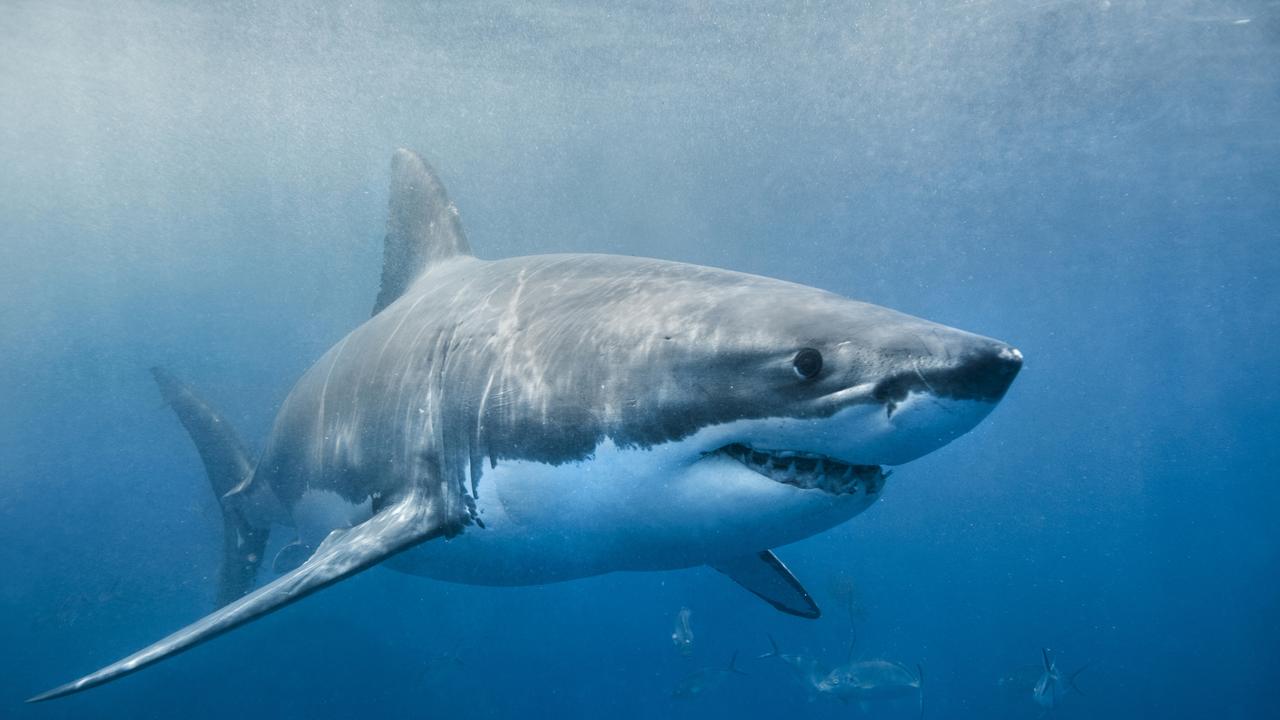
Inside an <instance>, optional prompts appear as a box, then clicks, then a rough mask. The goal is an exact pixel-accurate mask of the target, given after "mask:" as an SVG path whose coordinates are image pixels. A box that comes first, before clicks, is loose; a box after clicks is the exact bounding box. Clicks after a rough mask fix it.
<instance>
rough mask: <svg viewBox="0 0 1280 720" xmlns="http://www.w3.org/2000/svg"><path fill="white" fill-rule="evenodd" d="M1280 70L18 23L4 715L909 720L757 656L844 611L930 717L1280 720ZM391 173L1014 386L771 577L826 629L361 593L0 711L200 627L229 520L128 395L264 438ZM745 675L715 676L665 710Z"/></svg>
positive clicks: (191, 454) (533, 238)
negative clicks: (904, 332) (815, 605)
mask: <svg viewBox="0 0 1280 720" xmlns="http://www.w3.org/2000/svg"><path fill="white" fill-rule="evenodd" d="M1277 68H1280V5H1278V4H1277V3H1275V2H1264V1H1256V2H1243V1H1242V2H1192V1H1189V0H1170V1H1169V2H1158V3H1153V2H1124V1H1122V0H1111V1H1107V0H1100V1H1094V0H1091V1H1088V2H1084V1H1080V2H1074V1H1062V2H1039V3H1016V2H996V1H992V2H976V1H975V2H965V1H964V0H951V1H950V2H924V1H918V2H861V3H836V2H832V3H825V2H806V3H797V4H791V5H785V4H777V3H763V2H744V3H720V2H688V3H675V4H670V5H667V4H650V3H629V4H623V3H617V4H606V5H605V6H603V7H600V6H597V4H595V3H585V2H584V3H580V4H567V3H565V4H556V5H551V4H548V5H546V6H544V7H539V8H533V7H529V8H526V7H522V6H519V5H512V6H508V5H507V4H505V3H491V2H480V3H462V2H444V3H421V4H415V5H410V4H405V3H386V4H377V3H369V4H348V3H321V4H315V3H292V2H286V3H268V4H257V3H236V2H216V3H154V2H122V3H112V4H109V5H106V4H94V3H76V2H49V1H46V2H8V3H5V4H3V5H2V6H0V98H3V100H2V101H0V298H2V300H0V568H3V575H4V579H3V582H2V583H0V647H2V648H3V652H0V717H5V718H8V717H14V718H28V717H29V718H44V717H49V718H52V717H68V718H86V717H121V718H173V717H183V718H187V719H188V720H196V719H197V718H205V717H209V718H214V717H216V718H226V717H233V716H234V717H243V718H258V717H263V718H266V717H270V718H322V717H333V718H348V717H412V718H417V717H423V718H427V717H444V716H463V717H492V718H503V717H515V716H528V715H530V714H533V715H535V716H542V715H544V714H545V715H548V716H552V715H555V716H571V717H602V716H611V717H699V718H715V717H734V718H749V717H814V718H834V717H845V716H849V715H863V716H868V717H885V718H890V717H915V716H916V712H917V708H916V707H915V706H914V705H912V704H911V703H907V704H905V705H901V704H900V705H898V706H890V705H872V706H869V707H867V708H865V709H864V708H859V707H858V706H857V705H848V706H846V705H843V704H841V703H838V702H833V701H831V700H829V699H827V698H817V699H813V698H810V697H807V696H806V693H804V692H803V691H801V689H800V688H799V687H798V686H797V685H796V684H795V683H793V682H792V681H791V680H790V678H788V677H787V674H786V672H785V671H784V669H783V668H781V667H780V666H779V665H778V664H777V663H776V662H771V661H768V660H759V659H756V656H757V655H759V654H761V653H763V652H765V651H766V650H768V649H769V639H768V636H769V635H772V636H773V637H774V638H775V639H776V640H777V642H778V643H779V645H780V646H781V647H782V648H783V649H784V650H786V651H788V652H793V653H806V654H809V655H811V656H814V657H817V658H822V659H823V660H824V661H825V662H828V663H830V664H836V663H839V662H842V661H843V660H844V658H845V657H846V655H847V653H848V652H849V650H848V647H849V643H850V625H851V620H850V618H851V616H852V623H853V624H854V625H855V626H856V629H857V643H856V645H855V646H854V649H853V652H854V654H855V655H856V656H858V657H864V658H875V657H884V658H890V659H894V660H900V661H902V662H904V663H906V664H907V665H909V666H911V667H915V666H916V664H917V663H918V664H919V665H920V666H922V667H923V669H924V675H925V682H924V687H925V689H924V697H925V707H926V712H927V714H928V715H929V716H930V717H934V718H940V717H946V718H992V717H1027V718H1036V717H1040V716H1041V711H1040V708H1038V707H1037V706H1036V705H1035V704H1034V703H1033V702H1032V700H1031V697H1030V689H1029V687H1024V686H1023V685H1019V684H1016V683H1015V684H1013V685H1010V684H1008V683H1006V684H1004V685H1001V684H1000V681H1001V679H1002V678H1009V677H1011V676H1014V675H1017V674H1018V673H1022V672H1025V671H1026V669H1027V668H1031V670H1030V672H1032V673H1033V674H1034V669H1035V667H1036V666H1037V664H1038V663H1039V662H1040V650H1041V648H1042V647H1050V648H1052V649H1053V650H1054V651H1055V653H1056V657H1057V658H1058V662H1059V664H1060V665H1061V666H1062V668H1063V669H1064V670H1065V671H1070V670H1074V669H1075V668H1077V667H1081V666H1084V665H1086V664H1088V665H1089V667H1088V670H1086V671H1085V672H1084V673H1083V674H1082V675H1081V676H1080V678H1079V685H1080V686H1081V690H1083V691H1084V693H1083V694H1082V695H1081V694H1071V695H1068V696H1067V697H1066V698H1065V699H1064V700H1063V702H1062V704H1061V705H1060V707H1058V708H1057V710H1056V711H1055V716H1056V717H1063V718H1111V717H1115V718H1121V717H1123V718H1132V717H1156V716H1159V717H1164V718H1183V717H1185V718H1199V717H1222V718H1255V717H1270V716H1272V715H1273V714H1274V713H1275V709H1274V705H1275V700H1274V691H1275V687H1276V683H1277V682H1278V681H1280V673H1278V672H1277V670H1276V667H1277V666H1276V663H1275V661H1274V647H1275V645H1276V641H1277V640H1280V532H1278V531H1277V529H1276V527H1277V526H1276V522H1275V520H1274V515H1275V513H1276V508H1277V507H1280V476H1277V472H1276V469H1275V468H1276V467H1277V461H1280V449H1278V447H1280V446H1277V443H1276V438H1277V436H1278V434H1280V412H1278V411H1277V407H1280V383H1277V367H1278V366H1280V365H1278V362H1280V341H1278V340H1277V336H1276V332H1277V323H1276V318H1277V312H1278V311H1280V290H1277V280H1276V278H1277V277H1278V276H1280V192H1277V190H1278V189H1280V73H1278V72H1277ZM399 146H408V147H413V148H416V149H418V150H419V151H421V152H422V153H423V154H424V155H425V156H426V157H428V158H429V159H430V160H431V161H432V163H433V164H434V165H435V166H436V167H437V169H438V170H439V171H440V173H441V175H442V177H443V178H444V180H445V182H446V183H447V185H448V187H449V190H450V193H451V195H452V197H453V198H454V200H455V201H456V203H457V205H458V207H459V208H460V210H461V214H462V221H463V223H464V224H465V226H466V228H467V232H468V235H469V237H470V239H471V242H472V245H473V246H474V248H475V249H476V251H477V254H478V255H480V256H481V257H485V258H499V257H507V256H516V255H525V254H532V253H544V252H607V253H620V254H632V255H645V256H654V257H662V258H668V259H673V260H680V261H686V262H695V263H702V264H708V265H715V266H720V267H727V268H732V269H736V270H743V271H748V272H756V273H761V274H766V275H771V276H776V277H781V278H784V279H788V280H794V281H797V282H801V283H804V284H808V285H813V286H816V287H820V288H824V289H829V290H832V291H835V292H839V293H841V294H845V295H848V296H852V297H857V298H860V299H865V300H869V301H872V302H875V303H878V304H882V305H887V306H889V307H893V308H896V309H900V310H903V311H906V312H910V313H912V314H916V315H920V316H923V317H927V318H930V319H932V320H936V321H939V322H943V323H946V324H949V325H954V326H957V327H961V328H965V329H968V330H972V331H975V332H980V333H982V334H985V335H990V336H993V337H999V338H1001V339H1004V340H1008V341H1010V342H1013V343H1015V344H1016V345H1017V346H1018V347H1019V348H1021V350H1022V351H1023V352H1024V353H1025V355H1026V358H1027V360H1026V366H1025V368H1024V369H1023V371H1022V374H1021V375H1020V377H1019V378H1018V380H1017V382H1016V383H1015V384H1014V386H1013V388H1012V390H1011V391H1010V393H1009V395H1008V396H1007V398H1006V399H1005V400H1004V402H1003V403H1002V405H1001V406H1000V407H999V408H997V410H996V411H995V412H994V413H993V415H992V416H991V417H990V418H988V419H987V420H986V421H985V422H984V423H982V424H981V425H980V426H979V427H978V428H977V429H976V430H974V431H973V432H972V433H970V434H968V435H966V436H965V437H963V438H961V439H959V440H957V441H955V442H954V443H952V444H951V445H949V446H947V447H945V448H943V449H942V450H940V451H938V452H936V453H934V454H932V455H929V456H927V457H925V458H923V459H921V460H918V461H916V462H913V463H910V464H908V465H905V466H903V467H901V468H899V469H898V470H897V472H896V473H895V475H894V477H893V478H892V480H891V481H890V485H889V487H888V489H887V491H886V493H885V496H884V498H883V500H882V501H881V502H879V503H878V504H877V505H876V506H875V507H873V508H872V509H871V510H869V511H867V512H866V513H864V514H862V515H860V516H858V517H856V518H854V519H853V520H852V521H851V522H849V523H847V524H845V525H843V526H841V527H838V528H836V529H834V530H831V531H829V532H827V533H824V534H822V535H819V536H817V537H813V538H811V539H808V540H806V541H803V542H800V543H797V544H795V545H792V546H788V547H784V548H781V549H780V550H779V555H780V556H781V557H782V558H783V559H784V560H785V561H786V562H787V564H788V565H789V566H790V567H791V569H792V570H793V571H794V572H795V573H796V575H797V576H798V577H799V578H800V579H801V580H802V581H803V582H804V583H805V584H806V586H807V587H808V588H809V590H810V591H811V592H812V593H813V594H814V596H815V598H816V599H817V600H818V602H819V603H820V604H821V605H822V606H823V608H824V610H825V614H824V617H823V618H822V619H820V620H817V621H806V620H802V619H797V618H793V617H788V616H784V615H781V614H779V613H777V612H776V611H774V610H773V609H772V608H770V607H768V606H767V605H765V604H764V603H761V602H759V601H758V600H756V599H755V598H753V597H752V596H750V595H749V594H747V593H745V592H743V591H742V590H741V589H739V588H737V587H736V586H734V585H733V584H732V583H730V582H729V581H727V580H726V579H724V578H723V577H722V576H720V575H718V574H717V573H715V572H713V571H711V570H689V571H682V572H671V573H653V574H615V575H609V576H604V577H599V578H594V579H589V580H581V581H575V582H570V583H563V584H557V585H548V586H545V587H535V588H508V589H494V588H477V587H465V586H458V585H449V584H443V583H438V582H434V581H429V580H424V579H419V578H414V577H409V576H405V575H399V574H397V573H394V572H391V571H388V570H383V569H375V570H373V571H370V572H367V573H365V574H362V575H360V576H358V577H356V578H353V579H350V580H348V581H345V582H343V583H340V584H339V585H337V586H335V587H333V588H331V589H329V590H326V591H325V592H323V593H320V594H318V595H316V596H315V597H312V598H310V599H308V600H306V601H305V602H302V603H299V604H297V605H294V606H291V607H289V608H288V609H286V610H284V611H282V612H280V613H278V614H275V615H272V616H270V617H268V618H266V619H263V620H261V621H259V622H257V623H254V624H252V625H250V626H247V627H245V628H242V629H240V630H238V631H236V632H234V633H232V634H229V635H227V636H225V637H222V638H219V639H217V640H215V641H213V642H211V643H209V644H207V645H204V646H202V647H200V648H198V649H196V650H193V651H191V652H190V653H187V654H184V655H182V656H181V657H178V658H176V659H173V660H170V661H167V662H165V663H162V664H160V665H158V666H156V667H154V668H151V669H148V670H146V671H144V672H142V673H139V674H137V675H134V676H131V677H129V678H126V679H123V680H121V681H119V682H117V683H113V684H111V685H108V686H104V687H102V688H99V689H96V690H93V691H91V692H87V693H84V694H82V695H78V696H75V697H72V698H68V699H64V700H60V701H56V702H52V703H46V704H41V705H34V706H26V705H23V704H22V700H23V699H24V698H26V697H28V696H30V695H32V694H35V693H36V692H39V691H42V690H45V689H47V688H49V687H51V686H53V685H56V684H58V683H61V682H63V681H66V680H69V679H72V678H73V677H77V676H79V675H81V674H83V673H85V672H88V671H90V670H93V669H96V668H97V667H99V666H101V665H103V664H106V663H107V662H110V661H113V660H115V659H117V658H119V657H121V656H123V655H124V654H126V653H128V652H132V651H133V650H135V649H137V648H139V647H142V646H143V645H146V644H148V643H150V642H152V641H153V640H155V639H158V638H159V637H161V636H163V635H164V634H166V633H168V632H170V631H172V630H174V629H176V628H177V627H180V626H182V625H184V624H186V623H187V622H190V621H192V620H194V619H196V618H198V617H200V616H202V615H203V614H205V613H207V612H208V611H210V610H211V609H212V601H213V580H212V578H213V574H214V573H215V572H216V567H217V562H218V557H219V552H220V547H221V538H220V532H221V528H220V520H219V516H218V512H217V507H216V504H215V500H214V498H213V496H212V495H211V493H210V491H209V487H208V484H207V482H206V480H205V478H204V474H203V470H202V468H201V465H200V462H199V458H198V456H197V455H196V453H195V451H194V449H193V448H192V446H191V444H190V442H189V441H188V439H187V438H186V437H185V435H184V433H183V431H182V428H181V427H180V426H179V425H178V423H177V422H176V421H175V420H174V419H173V417H172V415H171V413H170V412H169V411H168V410H167V409H166V408H164V407H162V406H161V403H160V399H159V396H158V394H157V392H156V390H155V388H154V387H153V385H152V383H151V379H150V376H149V375H148V373H147V368H149V367H151V366H153V365H163V366H166V367H168V368H170V369H172V370H173V371H174V372H176V373H177V374H179V375H180V376H182V377H183V378H184V379H186V380H187V381H189V382H191V383H192V385H194V386H195V387H197V388H200V389H201V390H202V392H203V393H204V394H205V395H206V396H207V397H208V398H209V399H210V400H211V401H212V402H214V403H215V404H216V405H218V406H219V407H220V408H221V409H222V410H223V411H224V412H225V413H226V414H227V416H228V417H230V418H232V419H233V421H234V422H235V424H236V425H237V428H238V430H239V431H240V433H241V434H242V435H243V436H244V437H245V438H247V439H249V440H250V441H251V442H252V443H254V444H255V445H257V444H258V443H260V442H261V440H262V439H263V438H265V435H266V432H267V430H268V428H269V426H270V423H271V421H272V418H273V417H274V413H275V411H276V409H277V408H278V407H279V404H280V402H281V400H282V399H283V398H284V396H285V394H286V393H287V392H288V390H289V388H290V386H291V385H292V383H293V382H294V381H295V380H296V379H297V377H298V376H299V375H300V374H301V373H302V372H303V371H304V370H305V369H306V368H307V367H308V366H310V364H311V363H313V362H314V361H315V360H316V359H317V358H318V357H319V356H320V354H321V353H323V352H324V351H325V350H326V349H327V348H328V347H329V346H330V345H332V344H333V343H334V342H335V341H336V340H338V339H339V338H341V337H342V336H343V335H344V334H345V333H346V332H347V331H348V330H350V329H351V328H353V327H355V326H356V325H357V324H359V323H360V322H362V321H363V320H364V319H365V318H366V317H367V315H368V311H369V308H370V306H371V303H372V301H373V298H374V295H375V294H376V291H377V286H378V277H379V268H380V265H381V239H382V235H383V231H384V221H385V208H386V202H387V182H388V158H389V156H390V153H391V151H392V150H393V149H394V148H396V147H399ZM754 549H755V548H751V550H754ZM850 602H852V610H853V612H852V613H850V612H849V611H848V610H849V608H848V605H849V603H850ZM681 607H689V608H690V609H692V611H693V615H692V627H693V630H694V633H695V642H694V651H693V653H692V655H691V656H688V657H686V656H682V655H681V654H680V653H679V652H678V651H677V650H676V648H675V647H673V645H672V643H671V640H670V634H671V631H672V626H673V623H674V618H675V615H676V613H677V612H678V611H679V609H680V608H681ZM735 652H737V653H739V656H738V657H739V660H738V664H739V666H740V667H741V668H742V669H743V670H744V671H745V672H747V673H749V675H748V676H745V677H740V676H730V677H726V678H724V680H723V682H721V683H719V684H718V685H717V686H715V687H712V688H709V689H708V690H707V691H706V692H705V693H703V694H702V695H701V696H699V697H698V698H696V699H694V700H678V699H674V698H673V697H672V689H673V688H675V687H676V686H677V685H678V684H679V683H680V682H681V681H682V679H684V678H686V677H687V676H689V675H690V674H691V673H693V672H694V671H695V670H697V669H698V668H703V667H712V666H715V667H723V666H726V665H727V663H728V661H729V658H730V656H731V655H733V653H735ZM1032 680H1034V677H1032ZM1010 687H1014V688H1015V690H1014V691H1010V689H1009V688H1010Z"/></svg>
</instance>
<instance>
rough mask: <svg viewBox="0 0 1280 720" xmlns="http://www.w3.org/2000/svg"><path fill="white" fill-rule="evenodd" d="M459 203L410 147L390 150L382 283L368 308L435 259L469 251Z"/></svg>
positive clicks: (396, 292) (381, 304)
mask: <svg viewBox="0 0 1280 720" xmlns="http://www.w3.org/2000/svg"><path fill="white" fill-rule="evenodd" d="M470 254H471V246H470V244H468V243H467V236H466V235H464V234H463V232H462V223H461V222H459V220H458V209H457V208H456V207H454V205H453V203H452V202H449V196H448V195H447V194H446V193H445V191H444V185H443V184H442V183H441V182H440V179H439V178H437V177H436V174H435V172H434V171H432V169H431V167H430V166H429V165H427V163H426V162H425V161H424V160H423V159H422V158H421V157H419V156H418V154H417V153H415V152H413V151H412V150H405V149H404V148H401V149H399V150H396V152H395V154H394V155H392V156H391V201H390V208H389V212H388V215H387V239H386V244H385V246H384V248H383V251H382V286H381V288H380V289H379V290H378V300H377V302H375V303H374V306H373V314H374V315H377V314H378V313H379V312H381V311H382V309H383V308H385V307H386V306H388V305H390V304H391V303H393V302H395V300H396V298H398V297H400V296H401V295H402V294H404V291H405V290H407V289H408V288H409V286H410V285H411V284H413V281H414V280H416V279H418V277H419V276H420V275H422V273H424V272H426V271H427V269H428V268H429V267H431V265H433V264H434V263H438V262H441V261H443V260H447V259H449V258H452V257H456V256H458V255H470Z"/></svg>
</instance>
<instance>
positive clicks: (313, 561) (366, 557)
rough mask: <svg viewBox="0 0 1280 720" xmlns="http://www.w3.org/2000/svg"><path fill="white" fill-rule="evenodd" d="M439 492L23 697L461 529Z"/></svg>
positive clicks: (103, 676) (131, 661) (223, 626)
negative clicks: (128, 649)
mask: <svg viewBox="0 0 1280 720" xmlns="http://www.w3.org/2000/svg"><path fill="white" fill-rule="evenodd" d="M446 505H447V503H445V502H444V498H443V497H440V496H436V497H425V496H424V495H422V494H420V493H413V494H410V495H409V496H407V497H405V498H404V499H402V500H400V501H399V502H397V503H395V504H393V505H390V506H389V507H387V508H386V509H384V510H382V511H381V512H379V513H378V514H377V515H374V516H373V517H371V518H369V519H368V520H366V521H365V522H363V523H361V524H360V525H357V526H355V527H353V528H351V529H350V530H335V531H334V532H333V533H332V534H330V536H329V537H328V538H326V539H325V541H324V542H323V543H322V544H321V545H320V547H319V549H317V550H316V553H315V554H314V555H312V556H311V558H310V559H309V560H307V561H306V562H305V563H303V564H302V565H301V566H300V567H298V568H297V569H296V570H294V571H293V572H290V573H288V574H286V575H284V576H282V577H280V578H278V579H277V580H275V581H274V582H271V583H269V584H267V585H265V586H263V587H262V588H259V589H258V590H256V591H254V592H252V593H250V594H248V595H246V596H244V597H242V598H240V599H239V600H237V601H235V602H233V603H231V604H230V605H227V606H226V607H224V608H222V609H220V610H218V611H216V612H214V613H212V614H210V615H206V616H205V617H204V618H203V619H201V620H198V621H197V622H195V623H193V624H191V625H188V626H187V627H185V628H183V629H181V630H179V631H178V632H176V633H174V634H172V635H170V636H169V637H167V638H165V639H163V640H161V641H159V642H157V643H155V644H154V645H151V646H149V647H147V648H144V649H142V650H140V651H138V652H136V653H134V654H132V655H130V656H129V657H127V658H124V659H123V660H120V661H118V662H115V663H112V664H111V665H108V666H107V667H105V668H102V669H101V670H99V671H97V672H95V673H91V674H89V675H86V676H84V677H82V678H80V679H79V680H75V681H73V682H69V683H67V684H65V685H62V686H59V687H56V688H54V689H52V690H50V691H48V692H45V693H41V694H39V695H36V696H35V697H33V698H31V699H29V700H27V702H40V701H43V700H52V699H53V698H57V697H62V696H64V695H70V694H72V693H76V692H79V691H81V690H86V689H88V688H91V687H94V686H95V685H101V684H103V683H105V682H110V681H111V680H115V679H117V678H120V677H123V676H125V675H128V674H130V673H132V672H135V671H137V670H141V669H142V668H144V667H146V666H148V665H151V664H152V663H155V662H159V661H160V660H163V659H165V658H167V657H170V656H172V655H176V654H178V653H180V652H182V651H184V650H188V649H190V648H193V647H195V646H196V645H199V644H200V643H203V642H205V641H206V640H211V639H213V638H215V637H217V636H218V635H221V634H222V633H225V632H227V631H229V630H233V629H235V628H237V627H239V626H241V625H244V624H246V623H249V622H252V621H254V620H257V619H258V618H260V617H262V616H263V615H266V614H268V613H270V612H272V611H275V610H279V609H280V608H282V607H284V606H285V605H288V604H290V603H293V602H296V601H298V600H301V599H302V598H304V597H306V596H308V595H310V594H312V593H314V592H316V591H317V590H321V589H323V588H326V587H328V586H330V585H332V584H334V583H336V582H338V581H339V580H342V579H343V578H346V577H350V576H351V575H355V574H356V573H358V572H360V571H362V570H365V569H367V568H370V567H373V566H374V565H376V564H378V563H380V562H382V561H383V560H385V559H386V558H387V557H389V556H391V555H394V554H395V553H398V552H400V551H402V550H405V549H407V548H409V547H412V546H414V545H417V544H418V543H421V542H424V541H426V540H430V539H432V538H435V537H439V536H441V535H453V534H456V533H457V532H459V531H460V530H461V524H460V522H459V520H458V519H457V518H456V517H453V516H451V515H450V514H449V513H448V512H447V507H446Z"/></svg>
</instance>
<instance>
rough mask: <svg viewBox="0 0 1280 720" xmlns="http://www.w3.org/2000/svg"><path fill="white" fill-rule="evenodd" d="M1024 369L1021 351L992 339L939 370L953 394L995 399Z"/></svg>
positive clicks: (961, 396)
mask: <svg viewBox="0 0 1280 720" xmlns="http://www.w3.org/2000/svg"><path fill="white" fill-rule="evenodd" d="M1021 369H1022V352H1021V351H1019V350H1018V349H1017V348H1015V347H1012V346H1010V345H1005V344H1004V343H1001V342H995V341H992V342H988V343H986V344H984V345H983V346H981V347H979V348H977V349H975V350H974V351H972V352H970V353H969V354H967V355H965V356H963V357H961V358H960V360H959V362H958V363H957V364H956V365H955V366H953V367H951V368H948V369H943V370H940V371H938V377H939V379H940V385H941V386H942V387H944V388H946V390H947V391H949V393H950V394H951V396H952V397H956V398H960V399H965V400H985V401H987V402H996V401H998V400H1000V398H1002V397H1004V394H1005V392H1006V391H1008V389H1009V386H1010V385H1011V384H1012V383H1013V379H1014V378H1015V377H1017V376H1018V371H1019V370H1021Z"/></svg>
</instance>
